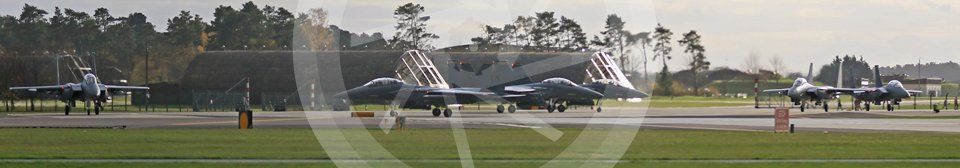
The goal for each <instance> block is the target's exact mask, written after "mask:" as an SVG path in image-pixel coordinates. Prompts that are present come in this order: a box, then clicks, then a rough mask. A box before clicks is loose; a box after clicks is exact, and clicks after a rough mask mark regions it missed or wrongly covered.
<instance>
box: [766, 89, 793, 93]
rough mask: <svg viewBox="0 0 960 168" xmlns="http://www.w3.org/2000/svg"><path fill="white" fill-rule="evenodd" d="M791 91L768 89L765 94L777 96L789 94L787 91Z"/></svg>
mask: <svg viewBox="0 0 960 168" xmlns="http://www.w3.org/2000/svg"><path fill="white" fill-rule="evenodd" d="M789 90H790V89H789V88H788V89H767V90H763V93H776V94H787V91H789Z"/></svg>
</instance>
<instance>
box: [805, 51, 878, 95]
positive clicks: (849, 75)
mask: <svg viewBox="0 0 960 168" xmlns="http://www.w3.org/2000/svg"><path fill="white" fill-rule="evenodd" d="M840 67H843V86H842V87H847V88H855V87H859V86H857V85H858V84H859V83H860V80H859V79H873V70H872V67H870V64H869V63H867V61H864V60H863V58H862V57H861V58H859V59H858V58H857V57H856V56H854V55H844V56H843V57H840V56H839V55H838V56H836V58H834V59H833V62H830V64H827V65H824V66H823V67H821V68H820V71H819V73H818V74H817V76H816V77H814V80H816V81H819V82H823V83H824V84H825V85H830V86H833V85H836V84H837V74H838V73H839V72H838V71H839V69H838V68H840ZM808 80H810V79H808Z"/></svg>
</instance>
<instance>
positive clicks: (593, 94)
mask: <svg viewBox="0 0 960 168" xmlns="http://www.w3.org/2000/svg"><path fill="white" fill-rule="evenodd" d="M583 90H584V91H585V92H586V93H587V96H590V97H591V98H600V97H603V93H600V92H597V91H593V90H592V89H586V88H584V89H583Z"/></svg>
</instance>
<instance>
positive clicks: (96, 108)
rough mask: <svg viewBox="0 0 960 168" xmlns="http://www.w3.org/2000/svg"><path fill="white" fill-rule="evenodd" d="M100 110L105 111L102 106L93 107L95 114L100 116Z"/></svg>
mask: <svg viewBox="0 0 960 168" xmlns="http://www.w3.org/2000/svg"><path fill="white" fill-rule="evenodd" d="M100 109H103V108H102V107H100V106H93V114H94V115H100Z"/></svg>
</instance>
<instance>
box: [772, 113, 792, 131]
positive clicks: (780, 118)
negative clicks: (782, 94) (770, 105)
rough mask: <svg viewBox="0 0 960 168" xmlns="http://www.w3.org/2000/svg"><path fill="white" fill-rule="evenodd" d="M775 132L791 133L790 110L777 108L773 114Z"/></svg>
mask: <svg viewBox="0 0 960 168" xmlns="http://www.w3.org/2000/svg"><path fill="white" fill-rule="evenodd" d="M773 124H774V125H773V132H790V109H788V108H777V109H776V111H774V113H773Z"/></svg>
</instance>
